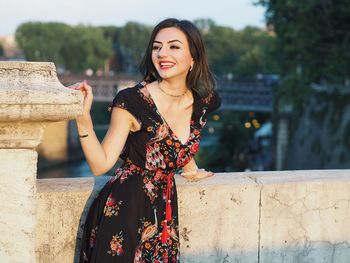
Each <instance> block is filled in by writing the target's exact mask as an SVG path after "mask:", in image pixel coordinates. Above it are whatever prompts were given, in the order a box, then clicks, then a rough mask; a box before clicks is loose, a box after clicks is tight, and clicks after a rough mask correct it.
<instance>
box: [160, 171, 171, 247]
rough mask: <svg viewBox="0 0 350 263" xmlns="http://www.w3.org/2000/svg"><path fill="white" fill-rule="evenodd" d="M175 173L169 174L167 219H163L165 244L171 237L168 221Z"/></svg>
mask: <svg viewBox="0 0 350 263" xmlns="http://www.w3.org/2000/svg"><path fill="white" fill-rule="evenodd" d="M173 176H174V174H173V173H170V174H168V175H167V177H168V178H167V187H166V205H165V220H163V231H162V243H163V244H165V243H166V242H167V240H168V239H169V237H170V233H169V226H168V223H169V222H170V221H171V217H172V216H171V184H172V178H173Z"/></svg>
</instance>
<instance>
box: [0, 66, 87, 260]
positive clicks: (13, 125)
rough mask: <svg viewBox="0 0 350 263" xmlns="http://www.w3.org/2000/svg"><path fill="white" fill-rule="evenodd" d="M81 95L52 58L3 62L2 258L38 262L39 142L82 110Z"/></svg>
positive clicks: (0, 124)
mask: <svg viewBox="0 0 350 263" xmlns="http://www.w3.org/2000/svg"><path fill="white" fill-rule="evenodd" d="M82 99H83V98H82V95H81V94H80V92H79V91H73V90H70V89H67V88H64V87H63V86H62V84H61V83H60V82H59V81H58V79H57V74H56V68H55V66H54V64H53V63H46V62H45V63H41V62H40V63H39V62H0V211H1V213H0V262H11V263H12V262H21V263H23V262H31V263H32V262H35V225H36V175H37V152H36V150H35V148H36V147H37V146H38V144H39V143H40V142H41V140H42V135H43V131H44V128H45V125H46V124H48V123H50V122H53V121H60V120H64V119H72V118H75V117H76V116H77V115H79V114H80V113H81V111H82ZM48 216H49V215H48Z"/></svg>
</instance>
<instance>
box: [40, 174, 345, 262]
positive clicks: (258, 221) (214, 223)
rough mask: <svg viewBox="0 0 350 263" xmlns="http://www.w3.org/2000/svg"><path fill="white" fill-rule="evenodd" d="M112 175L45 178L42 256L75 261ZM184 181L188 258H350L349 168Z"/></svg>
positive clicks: (183, 232)
mask: <svg viewBox="0 0 350 263" xmlns="http://www.w3.org/2000/svg"><path fill="white" fill-rule="evenodd" d="M106 180H108V178H106V177H98V178H76V179H41V180H37V189H38V193H37V201H38V210H37V211H38V212H37V220H38V223H37V231H36V234H37V238H36V253H37V255H36V256H37V262H43V263H44V262H57V263H58V262H60V263H64V262H67V263H68V262H73V258H74V257H75V256H77V247H78V246H79V244H80V240H79V234H78V235H77V233H79V232H80V230H81V225H82V222H83V221H84V217H85V213H86V209H87V207H88V206H89V204H90V203H91V201H92V200H93V198H94V197H95V195H96V193H97V192H98V190H99V189H100V188H101V187H102V186H103V184H104V183H105V182H106ZM176 181H177V189H178V200H179V222H180V243H181V262H191V263H192V262H194V263H205V262H207V263H212V262H242V263H243V262H244V263H245V262H247V263H248V262H249V263H253V262H264V263H280V262H288V263H295V262H310V263H315V262H334V263H347V262H349V260H350V228H349V224H350V212H349V211H350V210H349V205H350V171H348V170H343V171H341V170H338V171H336V170H334V171H330V170H328V171H327V170H324V171H286V172H249V173H223V174H217V175H216V176H214V177H212V178H210V179H206V180H203V181H199V182H191V183H189V182H185V181H184V179H182V178H180V177H177V178H176ZM77 236H78V238H77ZM74 262H77V261H76V260H75V261H74Z"/></svg>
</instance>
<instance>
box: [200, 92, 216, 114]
mask: <svg viewBox="0 0 350 263" xmlns="http://www.w3.org/2000/svg"><path fill="white" fill-rule="evenodd" d="M202 102H203V105H204V107H206V108H207V113H211V112H213V111H215V110H217V109H218V108H219V107H220V106H221V98H220V96H219V94H218V92H217V91H216V90H213V91H212V92H211V93H209V95H208V96H207V97H204V98H202Z"/></svg>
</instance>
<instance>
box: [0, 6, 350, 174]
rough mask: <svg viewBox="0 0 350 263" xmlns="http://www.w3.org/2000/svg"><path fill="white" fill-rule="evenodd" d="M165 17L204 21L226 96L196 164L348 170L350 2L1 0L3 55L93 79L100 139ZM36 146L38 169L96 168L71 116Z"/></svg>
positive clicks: (69, 79) (71, 78)
mask: <svg viewBox="0 0 350 263" xmlns="http://www.w3.org/2000/svg"><path fill="white" fill-rule="evenodd" d="M168 17H176V18H179V19H188V20H191V21H192V22H194V23H195V24H196V25H197V26H198V28H199V29H200V30H201V32H202V35H203V38H204V42H205V45H206V50H207V55H208V59H209V64H210V67H211V69H212V71H213V72H214V73H215V75H216V77H217V84H218V87H217V88H218V92H219V94H220V95H221V97H222V100H223V103H222V107H221V109H220V110H219V111H217V112H215V113H214V114H212V116H211V119H210V120H209V121H208V123H207V125H206V127H205V130H204V131H203V136H202V141H201V148H200V151H199V153H198V155H197V156H196V160H197V162H198V164H199V166H201V167H204V168H206V169H209V170H212V171H216V172H218V171H220V172H223V171H226V172H234V171H266V170H284V169H344V168H350V155H349V150H350V107H349V103H348V100H349V98H350V67H349V66H350V1H348V0H337V1H332V0H326V1H320V0H309V1H306V2H305V1H297V0H278V1H277V0H260V1H259V0H256V1H250V0H230V1H229V0H217V1H184V0H178V1H173V2H164V1H160V0H159V1H158V0H148V1H135V0H130V1H124V2H120V1H111V0H110V1H109V0H100V1H97V0H84V1H83V0H74V1H72V0H51V1H48V0H27V1H20V0H12V1H5V0H0V60H5V61H6V60H8V61H13V60H17V61H18V60H20V61H52V62H54V63H55V65H56V68H57V73H58V78H59V80H60V81H61V82H62V83H63V84H64V85H70V84H73V83H76V82H78V81H82V80H84V79H87V80H88V81H89V83H90V84H91V85H92V86H93V89H94V94H95V101H94V104H93V109H92V116H93V120H94V123H95V130H96V133H97V134H98V137H99V138H100V140H102V139H103V136H104V134H105V133H106V131H107V128H108V123H109V118H110V115H109V113H108V112H107V108H108V105H109V104H110V103H111V101H112V99H113V97H114V96H115V94H116V93H117V92H118V91H119V90H121V89H123V88H125V87H129V86H133V85H135V84H136V83H137V82H139V81H141V80H142V76H141V75H140V74H139V72H138V64H139V62H140V60H141V58H142V56H143V54H144V51H145V48H146V45H147V42H148V39H149V36H150V32H151V30H152V28H153V26H154V25H155V24H156V23H158V22H160V21H161V20H163V19H164V18H168ZM38 150H39V173H38V177H40V178H50V177H81V176H92V174H91V173H90V171H89V168H88V165H87V164H86V162H85V161H84V158H83V154H82V151H81V148H80V145H79V139H78V136H77V132H76V128H75V123H74V121H69V122H60V123H54V124H50V125H49V126H48V127H47V129H46V131H45V136H44V141H43V143H42V144H41V145H40V146H39V149H38ZM117 165H118V164H117ZM111 173H113V169H112V171H111Z"/></svg>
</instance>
